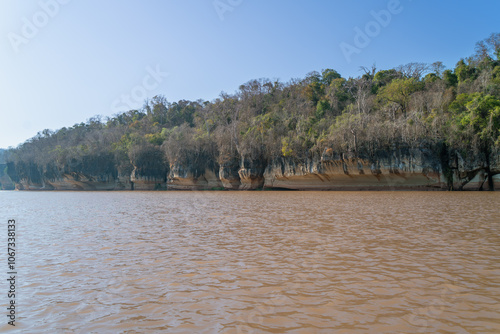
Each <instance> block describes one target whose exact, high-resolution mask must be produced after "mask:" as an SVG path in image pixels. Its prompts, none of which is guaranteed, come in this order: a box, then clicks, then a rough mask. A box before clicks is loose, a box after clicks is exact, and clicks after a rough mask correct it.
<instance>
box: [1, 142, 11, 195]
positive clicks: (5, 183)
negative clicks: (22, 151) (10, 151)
mask: <svg viewBox="0 0 500 334" xmlns="http://www.w3.org/2000/svg"><path fill="white" fill-rule="evenodd" d="M5 152H6V151H5V150H4V149H1V148H0V190H12V189H14V184H13V183H12V181H11V179H10V178H9V176H8V175H7V165H6V161H5Z"/></svg>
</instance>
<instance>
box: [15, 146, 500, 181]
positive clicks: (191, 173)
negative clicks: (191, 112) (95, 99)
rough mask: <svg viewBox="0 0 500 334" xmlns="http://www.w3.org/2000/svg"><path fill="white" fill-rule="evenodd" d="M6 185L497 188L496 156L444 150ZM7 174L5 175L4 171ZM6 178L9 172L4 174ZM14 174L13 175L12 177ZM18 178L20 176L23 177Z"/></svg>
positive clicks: (499, 161) (36, 172)
mask: <svg viewBox="0 0 500 334" xmlns="http://www.w3.org/2000/svg"><path fill="white" fill-rule="evenodd" d="M25 168H27V170H29V174H28V175H29V177H23V178H19V177H17V178H16V176H15V175H13V176H14V177H12V176H11V178H12V179H13V180H14V181H15V183H16V188H17V189H20V190H21V189H23V190H164V189H167V190H210V189H222V188H224V189H228V190H251V189H262V188H264V189H265V188H267V189H293V190H397V189H399V190H494V189H499V188H500V151H499V150H498V149H497V150H493V151H492V152H490V153H489V154H488V155H487V156H486V155H485V154H484V153H476V154H468V155H465V154H463V153H460V152H457V151H453V150H448V149H446V147H441V148H439V147H438V148H436V147H418V148H404V147H403V148H396V147H394V148H393V149H391V150H380V151H375V152H372V153H369V154H368V153H363V152H360V153H354V152H335V151H333V150H332V149H325V150H324V152H323V153H322V154H321V155H319V154H318V155H315V156H312V157H309V158H304V159H293V158H285V157H280V158H276V159H274V160H272V161H269V162H266V161H263V160H261V159H253V160H252V159H249V158H248V157H242V158H240V159H239V160H238V159H232V160H229V161H226V162H225V163H221V164H220V165H219V164H215V163H213V162H208V161H207V162H206V163H199V162H198V163H196V164H190V163H189V162H186V163H179V162H174V163H171V164H170V165H169V166H165V168H163V169H158V168H156V169H155V172H154V173H152V172H148V171H147V170H145V169H138V168H137V167H136V168H134V169H133V170H132V172H131V173H130V174H127V173H118V171H116V170H115V171H111V172H107V173H102V174H98V175H87V174H84V173H76V172H71V173H68V172H64V171H57V170H56V171H54V170H45V169H41V168H38V167H37V166H32V165H30V166H28V167H26V166H25ZM9 171H10V169H9ZM9 173H10V172H9ZM14 174H15V173H14ZM25 174H26V173H25Z"/></svg>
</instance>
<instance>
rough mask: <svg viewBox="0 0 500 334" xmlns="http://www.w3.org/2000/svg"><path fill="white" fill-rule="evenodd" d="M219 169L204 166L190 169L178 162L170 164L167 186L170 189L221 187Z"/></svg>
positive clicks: (209, 188)
mask: <svg viewBox="0 0 500 334" xmlns="http://www.w3.org/2000/svg"><path fill="white" fill-rule="evenodd" d="M218 174H219V171H218V170H215V171H214V170H212V169H211V168H208V167H207V168H205V169H204V170H197V169H195V170H192V168H190V167H189V166H183V165H182V164H180V163H177V162H176V163H174V164H171V165H170V173H169V175H168V181H167V182H168V183H167V188H168V189H171V190H211V189H219V188H222V182H221V180H220V179H219V177H218Z"/></svg>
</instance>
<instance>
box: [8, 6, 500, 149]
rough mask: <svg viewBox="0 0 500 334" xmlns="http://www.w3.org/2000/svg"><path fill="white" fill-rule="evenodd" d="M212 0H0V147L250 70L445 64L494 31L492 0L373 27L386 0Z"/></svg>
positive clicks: (205, 90)
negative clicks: (347, 48) (347, 52)
mask: <svg viewBox="0 0 500 334" xmlns="http://www.w3.org/2000/svg"><path fill="white" fill-rule="evenodd" d="M217 1H218V2H216V3H217V4H218V9H219V12H218V11H217V9H216V7H215V6H214V1H213V0H163V1H162V0H155V1H153V0H150V1H147V0H141V1H139V0H136V1H135V0H134V1H132V0H107V1H97V0H71V1H68V0H64V1H63V0H41V1H19V0H2V1H1V2H0V50H1V52H0V116H1V117H0V147H1V148H6V147H8V146H17V145H18V144H19V143H21V142H24V141H25V140H26V139H28V138H30V137H32V136H34V135H35V134H36V133H37V132H38V131H41V130H43V129H45V128H48V129H52V130H55V129H59V128H61V127H63V126H72V125H73V124H75V123H80V122H82V121H83V122H84V121H86V120H87V119H88V118H90V117H92V116H94V115H96V114H100V115H105V116H111V115H112V114H114V113H116V112H117V111H118V110H120V109H124V110H125V109H131V108H137V107H140V106H141V105H142V104H143V99H142V97H143V96H148V97H152V96H154V95H157V94H163V95H165V96H166V97H167V99H168V100H169V101H171V102H172V101H177V100H180V99H189V100H196V99H199V98H201V99H204V100H212V99H214V98H216V97H217V96H218V95H219V94H220V92H221V91H225V92H228V93H233V92H234V91H236V90H237V89H238V86H239V85H240V84H242V83H245V82H247V81H248V80H250V79H254V78H261V77H266V78H270V79H280V80H282V81H288V80H289V79H291V78H299V77H300V78H302V77H304V76H305V75H306V74H307V73H308V72H310V71H313V70H318V71H320V70H321V69H323V68H333V69H336V70H337V71H338V72H339V73H341V74H342V76H344V77H349V76H358V75H359V74H360V71H359V67H360V66H362V65H364V66H371V65H372V64H373V63H376V66H377V68H378V69H387V68H392V67H395V66H397V65H400V64H405V63H408V62H414V61H417V62H426V63H432V62H434V61H438V60H439V61H443V62H444V64H445V65H447V66H448V67H453V66H454V64H455V63H456V62H457V61H458V60H459V59H460V58H461V57H467V56H469V55H471V54H472V53H473V52H474V45H475V43H476V42H477V41H478V40H481V39H484V38H486V37H488V36H489V35H490V34H491V33H492V32H499V31H500V21H499V19H498V13H500V1H497V0H492V1H481V2H477V3H474V4H473V3H471V2H469V1H467V2H466V1H456V0H455V1H424V0H413V1H411V0H400V4H399V6H398V7H394V8H396V9H397V10H395V11H397V13H395V14H391V18H390V21H388V22H385V23H387V24H385V23H384V25H385V27H384V26H381V25H380V24H379V28H380V29H379V31H377V30H376V29H377V27H376V26H375V25H373V24H372V25H370V22H371V21H374V17H373V16H372V15H371V14H370V12H371V11H375V12H379V11H380V10H386V9H387V8H388V6H390V3H391V1H387V0H382V1H347V0H345V1H334V0H331V1H330V0H324V1H298V0H217ZM63 2H65V3H64V4H62V3H63ZM54 3H56V4H57V6H54ZM44 4H45V5H44ZM224 6H226V7H224ZM44 8H45V9H44ZM224 9H226V11H224ZM229 9H231V10H229ZM31 25H33V26H34V28H35V31H33V30H30V29H29V28H30V26H31ZM367 25H368V28H370V27H371V28H373V29H374V30H372V35H373V37H371V38H370V43H369V44H368V45H366V46H365V45H362V46H363V47H362V48H358V51H359V53H354V54H352V55H351V59H350V60H351V61H350V62H348V61H347V60H346V57H345V56H344V54H343V52H342V51H341V48H340V45H341V43H343V42H344V43H347V44H350V45H352V46H354V47H355V46H356V45H355V43H354V37H355V34H356V33H355V30H354V29H355V27H359V28H360V29H362V30H365V28H366V27H367ZM33 26H32V27H33ZM32 27H31V28H32ZM359 45H361V44H359V43H358V46H359ZM155 71H159V72H160V73H159V74H158V73H157V74H156V75H154V76H153V75H151V74H150V72H155ZM165 73H168V75H166V74H165ZM144 93H146V95H144ZM127 95H129V96H131V98H129V99H126V98H124V96H127ZM128 106H130V108H128Z"/></svg>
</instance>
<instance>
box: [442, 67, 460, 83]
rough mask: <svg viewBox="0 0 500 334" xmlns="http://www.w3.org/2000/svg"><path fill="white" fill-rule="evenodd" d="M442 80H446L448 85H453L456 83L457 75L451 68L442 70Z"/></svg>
mask: <svg viewBox="0 0 500 334" xmlns="http://www.w3.org/2000/svg"><path fill="white" fill-rule="evenodd" d="M443 80H444V81H445V82H446V85H447V86H448V87H455V86H456V85H457V84H458V77H457V75H456V74H455V73H453V71H451V70H446V71H444V72H443Z"/></svg>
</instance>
